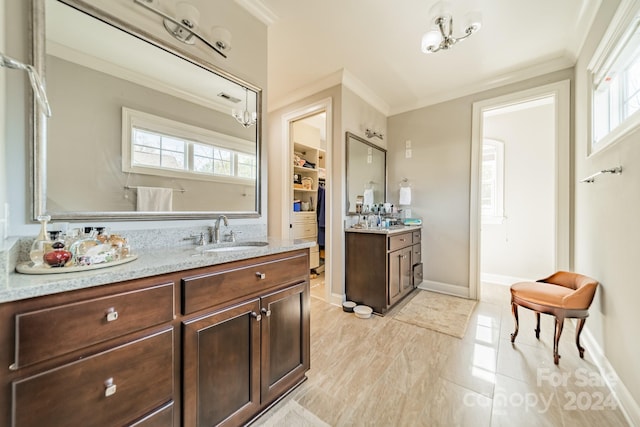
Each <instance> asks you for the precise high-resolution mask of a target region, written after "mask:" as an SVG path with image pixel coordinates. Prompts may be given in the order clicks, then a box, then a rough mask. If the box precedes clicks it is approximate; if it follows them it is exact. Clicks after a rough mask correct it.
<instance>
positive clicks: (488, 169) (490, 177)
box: [480, 139, 504, 224]
mask: <svg viewBox="0 0 640 427" xmlns="http://www.w3.org/2000/svg"><path fill="white" fill-rule="evenodd" d="M480 206H481V214H482V223H483V224H502V222H503V221H504V143H503V142H502V141H498V140H495V139H484V140H483V142H482V183H481V191H480Z"/></svg>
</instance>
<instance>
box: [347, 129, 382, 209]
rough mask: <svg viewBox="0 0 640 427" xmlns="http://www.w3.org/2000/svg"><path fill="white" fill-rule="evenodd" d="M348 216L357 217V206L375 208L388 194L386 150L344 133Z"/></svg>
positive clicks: (349, 133)
mask: <svg viewBox="0 0 640 427" xmlns="http://www.w3.org/2000/svg"><path fill="white" fill-rule="evenodd" d="M346 138H347V162H346V164H347V214H355V213H356V202H357V200H358V199H361V200H362V202H363V205H368V206H369V208H371V205H378V204H380V203H384V202H385V198H386V194H387V150H385V149H384V148H381V147H378V146H377V145H375V144H372V143H370V142H369V141H367V140H365V139H363V138H360V137H359V136H357V135H354V134H352V133H351V132H347V135H346Z"/></svg>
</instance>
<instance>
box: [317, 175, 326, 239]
mask: <svg viewBox="0 0 640 427" xmlns="http://www.w3.org/2000/svg"><path fill="white" fill-rule="evenodd" d="M316 216H317V218H318V245H319V246H320V247H324V232H325V228H324V216H325V214H324V187H323V186H319V187H318V201H317V205H316Z"/></svg>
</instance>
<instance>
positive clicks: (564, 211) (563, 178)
mask: <svg viewBox="0 0 640 427" xmlns="http://www.w3.org/2000/svg"><path fill="white" fill-rule="evenodd" d="M549 96H551V97H553V98H554V106H555V109H554V110H555V111H554V122H555V131H554V135H555V138H554V139H555V144H554V145H555V152H554V163H555V194H554V212H555V214H554V223H555V227H554V228H555V233H554V235H555V239H554V240H555V241H554V245H553V247H554V256H553V259H554V264H555V270H568V269H569V268H570V255H571V243H570V237H571V200H570V196H571V182H570V176H571V157H570V138H571V82H570V81H569V80H563V81H559V82H556V83H551V84H548V85H544V86H539V87H535V88H532V89H527V90H523V91H519V92H514V93H511V94H508V95H504V96H500V97H496V98H491V99H486V100H483V101H478V102H474V103H473V118H472V124H471V188H470V191H471V199H470V203H469V204H470V213H469V298H471V299H475V300H477V299H479V298H480V272H481V271H480V270H481V268H480V248H481V244H480V243H481V242H480V239H481V237H480V236H481V233H480V225H481V213H480V185H481V181H482V178H481V173H482V155H481V151H482V139H483V133H484V126H483V114H484V112H486V111H490V110H494V109H499V108H504V107H507V106H510V105H514V104H520V103H523V102H528V101H532V100H535V99H539V98H546V97H549ZM550 273H551V272H550Z"/></svg>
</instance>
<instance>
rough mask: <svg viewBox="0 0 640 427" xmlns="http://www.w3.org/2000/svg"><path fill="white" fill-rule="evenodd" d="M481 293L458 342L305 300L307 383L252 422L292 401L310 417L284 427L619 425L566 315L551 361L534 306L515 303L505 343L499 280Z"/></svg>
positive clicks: (546, 321) (504, 296)
mask: <svg viewBox="0 0 640 427" xmlns="http://www.w3.org/2000/svg"><path fill="white" fill-rule="evenodd" d="M482 295H483V297H482V300H481V301H480V302H479V303H478V304H477V306H476V308H475V310H474V312H473V314H472V316H471V319H470V321H469V325H468V327H467V332H466V334H465V336H464V337H463V338H462V339H458V338H454V337H451V336H448V335H444V334H440V333H437V332H433V331H431V330H428V329H423V328H420V327H416V326H413V325H409V324H406V323H402V322H399V321H396V320H394V319H393V317H392V316H390V315H387V316H385V317H378V316H374V317H372V318H371V319H367V320H362V319H357V318H355V317H354V316H353V315H352V314H348V313H344V312H343V311H342V309H341V308H339V307H334V306H331V305H329V304H327V303H325V302H324V301H322V300H321V299H319V298H312V299H311V369H310V370H309V372H308V374H307V376H308V380H307V381H306V382H304V383H303V384H302V385H301V386H300V387H298V388H297V389H295V390H294V391H293V392H292V393H291V394H289V395H288V396H287V397H286V398H285V399H283V401H282V402H281V403H279V404H278V405H276V407H274V408H273V409H272V410H271V411H269V412H268V413H267V414H265V415H264V416H263V417H261V418H260V419H259V420H257V422H256V423H255V424H254V425H269V424H272V425H273V424H274V423H273V422H271V423H270V422H269V418H270V417H274V414H276V413H277V411H278V410H279V409H280V408H282V407H283V406H285V405H287V403H289V402H290V401H292V400H293V401H294V402H295V403H296V404H297V405H299V406H297V407H301V408H302V409H301V410H302V411H308V412H310V413H312V414H313V415H314V417H310V418H309V419H308V420H305V421H304V422H301V421H300V419H299V418H297V419H296V421H291V422H290V423H288V424H290V425H291V426H294V425H295V426H298V425H308V426H316V425H319V424H318V422H317V421H318V419H319V420H322V421H323V422H325V423H326V424H328V425H331V426H473V427H478V426H554V427H555V426H563V427H564V426H567V427H568V426H627V425H628V424H627V422H626V421H625V419H624V417H623V415H622V413H621V411H620V410H619V409H617V408H616V407H615V401H613V400H612V397H611V396H610V394H609V393H610V392H609V390H608V389H607V388H606V386H605V385H604V384H603V382H602V380H601V377H600V375H599V374H598V371H597V368H596V366H595V365H594V363H593V362H592V359H591V358H590V355H589V349H588V348H587V350H586V353H585V359H580V358H579V357H578V354H577V350H576V348H575V343H574V339H573V334H574V331H575V329H574V328H573V326H572V324H571V323H570V322H569V321H567V322H566V324H565V328H564V332H563V337H562V341H561V345H560V354H561V356H562V358H561V360H560V365H559V366H554V364H553V356H552V348H553V341H552V339H553V319H552V318H551V317H550V316H542V333H541V337H540V340H539V341H538V340H536V339H535V334H534V332H533V329H534V327H535V325H534V321H535V318H534V315H533V313H532V312H529V311H528V310H525V309H521V310H520V333H519V335H518V338H517V340H516V344H515V345H512V344H511V342H510V340H509V334H510V333H511V332H512V329H513V319H512V316H511V311H510V306H509V289H508V287H504V286H499V285H489V284H486V285H483V289H482ZM587 325H588V322H587ZM583 344H584V343H583ZM289 405H290V406H291V405H292V404H291V403H290V404H289ZM286 419H288V418H286V417H281V418H279V420H286ZM291 419H293V418H291ZM272 421H273V420H272ZM275 424H278V425H282V426H284V425H288V424H287V423H286V422H278V423H275ZM320 425H322V424H320Z"/></svg>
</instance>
